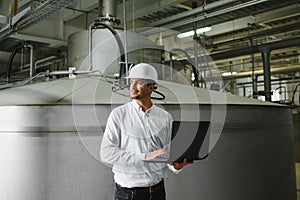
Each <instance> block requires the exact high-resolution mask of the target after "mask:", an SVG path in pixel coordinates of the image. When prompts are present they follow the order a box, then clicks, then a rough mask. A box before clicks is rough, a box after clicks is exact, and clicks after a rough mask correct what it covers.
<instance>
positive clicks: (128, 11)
mask: <svg viewBox="0 0 300 200" xmlns="http://www.w3.org/2000/svg"><path fill="white" fill-rule="evenodd" d="M99 2H101V1H98V0H76V1H71V0H19V1H18V0H11V2H9V1H6V2H3V1H2V2H1V3H0V54H1V59H0V73H1V76H4V75H5V70H6V69H5V68H6V63H7V60H8V58H9V54H10V53H12V52H13V49H14V48H15V47H16V46H18V45H19V44H20V43H22V42H23V43H24V42H25V41H26V42H29V43H30V44H32V45H33V46H34V48H35V57H36V59H37V60H39V59H45V58H47V57H49V56H53V55H55V56H58V57H60V58H61V57H64V56H66V46H67V38H68V36H69V35H70V34H72V33H73V32H76V31H80V30H84V29H88V27H89V25H90V24H91V23H92V22H93V21H94V20H95V19H96V18H97V17H99V12H100V11H99V10H101V9H99V5H101V4H100V3H99ZM124 5H126V6H124ZM46 11H47V12H46ZM124 13H125V15H124ZM116 17H117V18H118V19H120V21H121V25H120V26H119V28H124V24H125V23H124V20H126V21H127V23H126V25H127V26H126V27H127V29H133V30H134V29H138V28H143V27H160V28H166V29H172V30H174V31H177V32H185V31H190V30H194V29H196V28H202V27H207V26H209V27H211V28H212V30H211V31H210V32H207V33H205V34H201V35H198V36H197V38H196V39H195V40H196V41H197V43H198V44H199V45H201V46H202V47H204V48H205V50H206V52H207V54H209V56H210V57H211V58H212V59H213V61H214V62H215V64H216V65H217V67H218V68H219V70H220V71H222V72H226V71H230V72H236V73H248V74H250V75H252V79H253V78H254V77H253V74H254V73H255V72H252V73H251V71H253V70H261V69H262V66H263V58H262V56H261V54H262V52H263V51H266V50H268V51H270V53H271V59H270V67H271V71H276V70H273V68H280V69H286V71H285V70H277V71H280V73H279V74H277V75H275V76H276V77H278V78H280V77H282V76H288V77H289V78H292V79H295V80H296V81H299V70H298V69H297V67H295V66H299V62H300V61H299V60H300V58H299V57H300V55H299V54H300V53H299V52H300V49H299V48H300V25H299V24H300V1H299V0H286V1H282V0H222V1H221V0H201V1H199V0H198V1H196V0H193V1H192V0H173V1H171V0H155V1H153V0H145V1H136V0H128V1H126V0H116ZM148 30H149V29H148ZM141 33H142V34H145V35H147V34H148V35H151V34H153V33H151V31H150V32H149V31H148V32H147V31H146V32H141ZM169 37H174V38H175V37H176V35H171V36H169ZM174 40H175V39H174ZM183 49H184V51H186V52H187V53H188V54H190V56H191V57H195V56H194V55H195V53H194V52H195V49H194V47H193V45H187V46H186V47H183ZM197 57H198V58H199V61H201V53H199V54H198V55H197ZM179 60H180V59H179ZM182 60H184V58H182ZM299 68H300V66H299ZM292 69H293V70H292ZM200 71H201V69H200ZM272 73H273V72H272ZM237 77H241V76H238V75H236V76H234V75H232V76H230V77H229V78H228V77H226V78H225V79H232V80H234V81H235V79H236V78H237ZM285 78H287V77H285ZM292 87H294V86H292ZM231 89H232V88H231ZM292 89H293V88H291V89H290V90H292ZM232 93H236V92H234V91H232Z"/></svg>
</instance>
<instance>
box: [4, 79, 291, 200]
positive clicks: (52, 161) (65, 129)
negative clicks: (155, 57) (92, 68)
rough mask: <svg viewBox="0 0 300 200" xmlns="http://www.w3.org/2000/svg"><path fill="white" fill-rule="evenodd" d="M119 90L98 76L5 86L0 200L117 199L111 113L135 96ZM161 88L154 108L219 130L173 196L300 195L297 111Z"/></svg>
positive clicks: (170, 182) (275, 199) (171, 186)
mask: <svg viewBox="0 0 300 200" xmlns="http://www.w3.org/2000/svg"><path fill="white" fill-rule="evenodd" d="M111 88H112V84H111V83H109V82H107V81H106V80H104V79H102V78H101V77H99V78H98V77H95V76H94V77H85V78H82V77H79V78H77V79H75V80H68V79H61V80H55V81H50V82H44V83H38V84H32V85H29V86H23V87H17V88H12V89H6V90H1V91H0V121H1V125H0V160H1V170H0V177H1V180H0V188H1V189H0V199H10V200H43V199H44V200H46V199H47V200H57V199H73V200H81V199H89V200H108V199H112V198H113V191H114V183H113V179H112V172H111V168H110V167H109V166H106V165H104V164H102V163H101V162H100V161H99V150H100V142H101V138H102V135H103V130H104V129H105V125H106V120H107V117H108V115H109V113H110V112H111V110H112V109H113V108H114V107H116V106H118V105H121V104H123V103H126V102H128V101H129V97H128V91H127V90H126V89H125V90H121V91H118V92H116V93H115V92H112V91H111ZM158 89H159V91H161V92H162V93H164V94H165V95H166V97H167V98H166V99H165V100H164V101H159V100H157V101H155V104H157V105H159V106H162V107H163V108H164V109H166V110H167V111H169V112H170V113H171V115H172V116H173V118H174V119H175V120H190V121H194V120H195V121H198V120H200V121H210V122H211V123H214V124H215V125H211V126H210V128H209V129H210V130H209V131H210V134H211V136H210V139H211V140H214V139H216V140H215V145H212V146H210V147H211V151H210V154H209V156H208V158H206V159H205V160H202V161H196V163H195V164H193V165H191V166H187V167H186V168H185V169H184V170H183V171H182V172H181V173H180V174H179V175H175V174H172V172H170V173H169V178H168V179H167V180H166V189H167V199H172V200H182V199H188V200H194V199H206V200H215V199H228V200H240V199H249V200H253V199H272V200H282V199H291V200H295V199H296V191H295V188H296V187H295V169H294V157H293V156H294V152H293V132H292V116H291V111H290V109H289V108H287V107H285V106H280V105H277V104H272V103H264V102H260V101H256V100H251V99H246V98H243V97H237V96H233V95H225V94H222V95H221V96H223V97H224V99H223V100H226V101H222V100H220V99H218V100H216V99H215V98H216V97H218V95H219V94H218V93H216V92H213V91H208V90H203V89H200V88H192V87H190V86H184V85H180V84H173V83H169V82H165V81H159V88H158ZM187 91H192V92H193V93H194V94H195V96H196V101H194V100H190V99H189V98H190V97H189V96H187V94H188V92H187ZM12 97H13V98H12ZM195 108H196V110H197V109H198V111H199V113H200V115H198V116H197V115H195ZM224 112H225V115H224ZM214 113H219V115H215V114H214ZM221 115H224V116H223V117H222V116H221ZM220 116H221V117H220ZM274 116H275V117H274ZM218 131H221V134H220V135H215V134H216V133H217V132H218ZM214 137H216V138H214Z"/></svg>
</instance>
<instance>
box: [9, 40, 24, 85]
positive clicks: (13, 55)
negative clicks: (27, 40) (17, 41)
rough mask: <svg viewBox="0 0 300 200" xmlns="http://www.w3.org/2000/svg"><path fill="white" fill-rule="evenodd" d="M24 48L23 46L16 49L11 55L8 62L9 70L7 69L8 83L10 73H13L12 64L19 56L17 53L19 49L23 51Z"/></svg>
mask: <svg viewBox="0 0 300 200" xmlns="http://www.w3.org/2000/svg"><path fill="white" fill-rule="evenodd" d="M22 48H24V46H23V45H19V46H17V47H15V48H14V50H13V52H12V54H11V55H10V57H9V59H8V62H7V69H6V80H7V82H10V71H11V67H12V62H13V60H14V57H15V56H16V54H17V51H18V50H19V49H22Z"/></svg>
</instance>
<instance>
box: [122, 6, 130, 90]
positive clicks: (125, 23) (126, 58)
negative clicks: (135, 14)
mask: <svg viewBox="0 0 300 200" xmlns="http://www.w3.org/2000/svg"><path fill="white" fill-rule="evenodd" d="M123 24H124V55H125V66H126V67H125V74H126V76H127V75H128V73H129V72H128V68H127V66H128V57H127V20H126V1H125V0H123ZM128 81H129V80H128V79H126V85H128V84H129V82H128Z"/></svg>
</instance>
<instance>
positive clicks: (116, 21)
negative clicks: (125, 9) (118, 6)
mask: <svg viewBox="0 0 300 200" xmlns="http://www.w3.org/2000/svg"><path fill="white" fill-rule="evenodd" d="M95 22H104V23H105V22H113V23H114V24H116V25H120V23H121V21H120V20H119V19H118V18H116V17H99V18H97V19H96V20H95Z"/></svg>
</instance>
